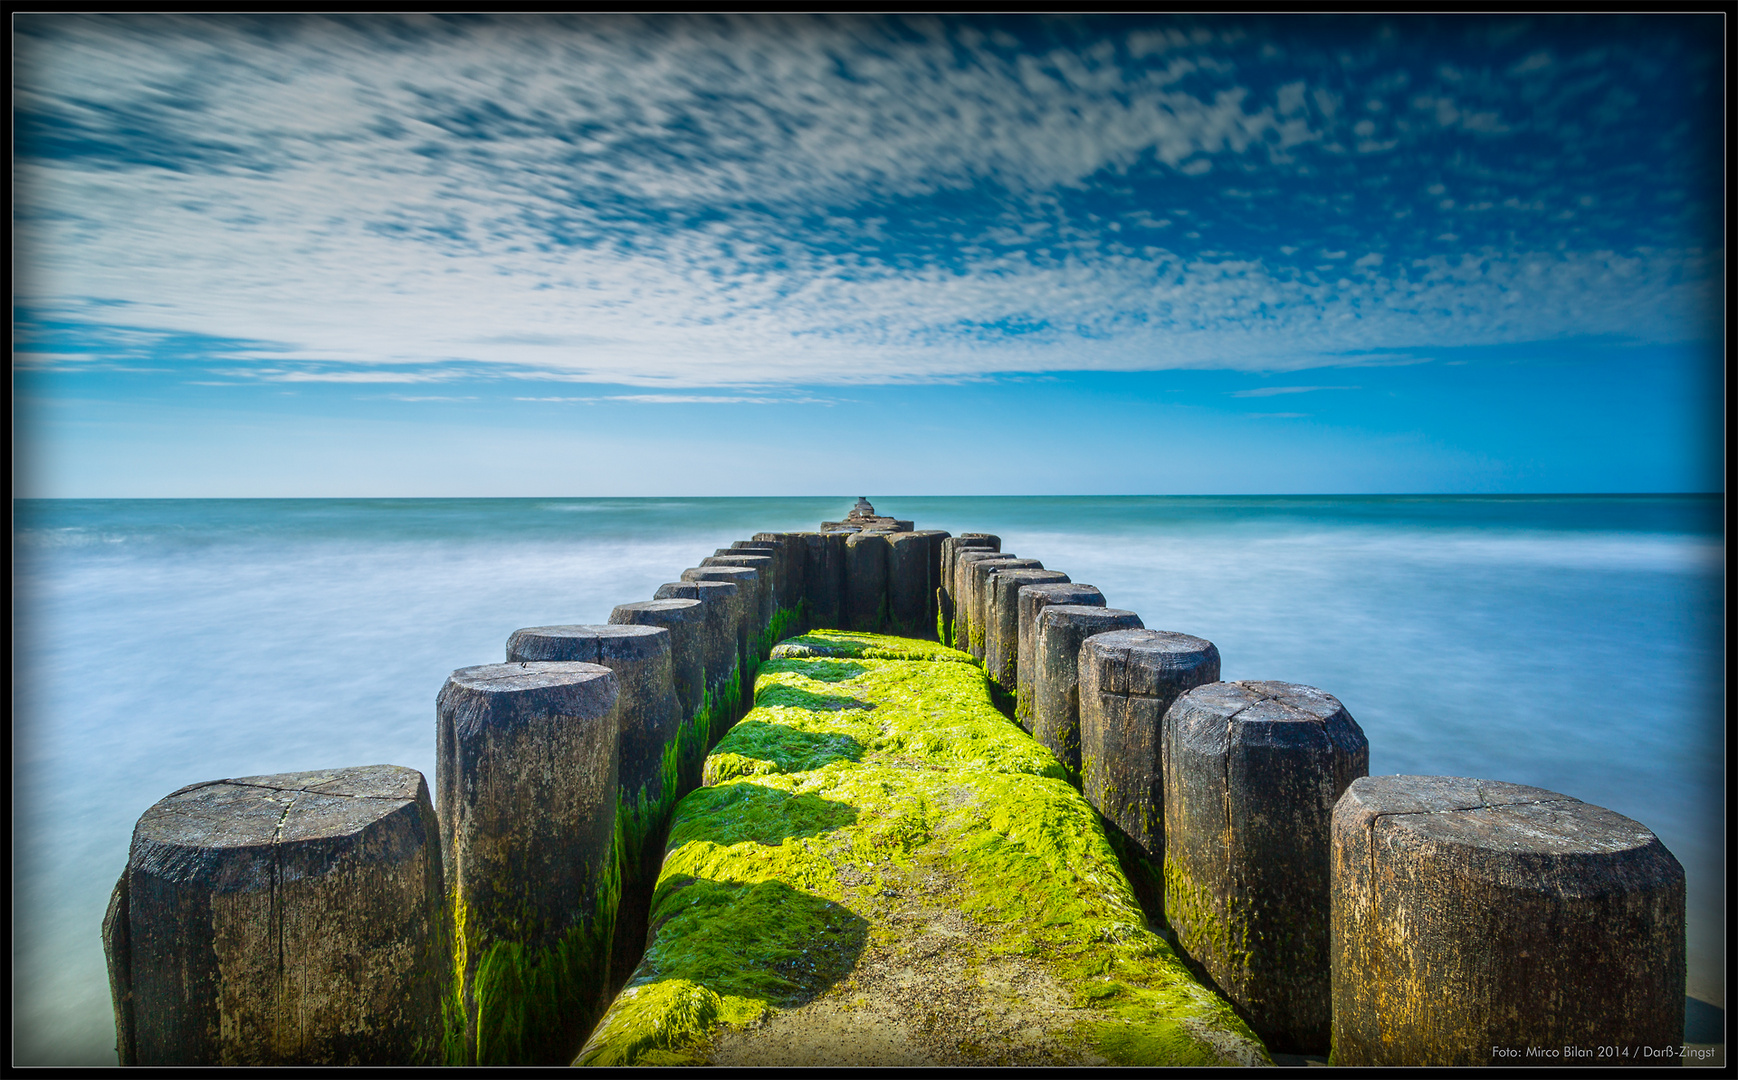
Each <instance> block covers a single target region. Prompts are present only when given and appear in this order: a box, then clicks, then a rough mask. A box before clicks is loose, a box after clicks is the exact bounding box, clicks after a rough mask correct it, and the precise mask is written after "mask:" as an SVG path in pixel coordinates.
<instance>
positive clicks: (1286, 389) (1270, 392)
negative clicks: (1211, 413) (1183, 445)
mask: <svg viewBox="0 0 1738 1080" xmlns="http://www.w3.org/2000/svg"><path fill="white" fill-rule="evenodd" d="M1357 389H1359V387H1356V386H1258V387H1256V388H1255V389H1253V390H1238V391H1236V392H1235V393H1233V394H1232V395H1231V396H1232V397H1273V396H1275V395H1276V394H1310V393H1314V392H1315V391H1317V390H1357Z"/></svg>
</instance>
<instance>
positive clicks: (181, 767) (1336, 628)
mask: <svg viewBox="0 0 1738 1080" xmlns="http://www.w3.org/2000/svg"><path fill="white" fill-rule="evenodd" d="M854 497H855V493H853V494H851V495H842V496H839V497H834V498H815V499H403V500H347V499H346V500H321V499H307V500H137V501H130V500H100V501H84V500H53V501H46V500H45V501H22V502H17V503H15V504H14V511H15V526H14V545H15V546H14V583H15V598H16V603H15V608H14V621H15V625H14V644H13V664H14V681H13V694H14V706H15V712H14V720H13V809H14V816H13V901H14V908H13V1032H14V1039H15V1041H14V1054H15V1057H14V1060H15V1062H16V1063H18V1064H113V1063H114V1061H115V1050H114V1043H115V1039H114V1023H113V1016H112V1012H111V1009H110V1003H109V990H108V984H107V976H106V971H105V967H104V961H103V955H102V947H101V941H100V924H101V921H102V917H103V911H104V908H105V906H106V904H107V901H108V897H109V893H110V891H111V889H112V888H113V886H114V883H115V879H116V877H117V876H118V875H119V874H120V872H121V870H122V869H123V867H124V866H125V864H126V858H127V844H128V840H129V837H130V835H131V832H132V828H133V823H134V822H135V821H136V820H137V819H138V817H139V815H140V814H142V813H143V812H144V811H145V810H146V809H147V808H148V807H149V806H150V805H151V804H152V803H154V802H156V801H157V800H158V799H160V798H162V797H163V796H165V795H167V794H168V793H169V792H171V791H173V790H175V789H176V788H179V787H182V786H184V785H186V784H190V783H196V782H199V781H204V780H213V779H219V778H222V777H229V776H245V775H250V774H259V773H276V772H289V771H293V770H301V769H317V768H325V767H330V766H343V765H367V764H375V763H391V764H398V765H408V766H410V767H412V768H416V769H420V770H422V772H423V773H424V774H425V775H426V776H428V777H429V778H430V780H431V781H432V779H433V772H434V699H435V694H436V693H437V692H438V691H439V690H440V687H441V685H442V683H443V681H444V680H445V678H446V676H447V674H448V673H449V672H450V671H451V670H452V669H454V668H458V667H464V666H468V665H471V664H480V663H493V662H498V661H500V660H501V659H502V658H503V656H504V652H503V649H504V646H505V642H506V640H507V636H508V635H509V634H510V633H512V632H513V631H514V630H515V629H517V628H519V627H525V626H537V625H546V624H551V623H588V622H592V623H595V622H603V621H604V620H605V619H606V618H607V617H608V615H609V612H610V609H611V608H612V607H614V606H615V605H616V604H618V603H623V602H626V601H630V600H643V599H647V598H650V597H651V595H652V593H653V591H654V590H656V588H657V587H658V585H659V584H661V583H663V582H666V581H672V580H675V579H676V578H678V577H679V576H680V574H681V571H682V570H683V569H684V568H686V567H690V566H695V565H698V563H699V561H700V560H701V559H702V558H703V557H705V556H707V555H710V554H711V553H712V551H713V549H715V548H719V547H728V546H729V544H730V542H731V541H732V540H740V539H746V538H747V537H749V536H751V535H752V534H753V533H755V532H758V531H784V530H797V529H813V528H815V527H816V525H817V524H818V523H819V522H820V521H821V520H823V519H838V518H839V517H841V516H843V515H844V514H845V513H846V511H848V510H849V508H850V504H851V501H852V499H853V498H854ZM871 498H872V499H873V500H874V501H875V505H876V509H877V511H878V512H880V513H883V514H891V515H897V516H899V517H902V518H911V519H914V520H915V521H916V522H917V526H918V527H919V528H933V529H947V530H950V531H952V532H956V533H957V532H963V531H982V532H993V533H997V534H999V535H1000V536H1001V537H1002V541H1003V550H1005V551H1009V552H1017V553H1018V554H1020V555H1022V556H1025V557H1027V558H1036V559H1040V560H1042V561H1043V563H1044V565H1045V566H1046V567H1049V568H1052V569H1058V570H1062V571H1065V572H1066V573H1068V574H1069V575H1070V576H1071V577H1072V578H1073V580H1075V581H1078V582H1084V583H1088V584H1093V585H1097V586H1098V587H1099V588H1100V589H1102V590H1103V591H1104V594H1105V597H1106V599H1107V600H1108V602H1109V603H1110V604H1111V606H1113V607H1121V608H1128V609H1130V610H1133V611H1135V612H1138V613H1139V614H1140V616H1141V617H1142V619H1143V620H1144V622H1145V623H1146V625H1147V626H1148V627H1149V628H1151V629H1162V630H1179V631H1184V632H1187V633H1191V634H1195V635H1197V636H1200V637H1205V638H1208V639H1210V640H1211V641H1213V642H1214V643H1215V644H1217V645H1218V647H1219V650H1220V653H1221V655H1222V656H1223V658H1224V677H1225V678H1227V679H1282V680H1289V681H1294V682H1302V683H1308V684H1310V685H1313V686H1317V687H1320V688H1321V689H1323V690H1326V691H1328V692H1329V693H1332V694H1334V695H1335V696H1337V697H1338V698H1339V699H1340V700H1341V701H1342V702H1344V703H1345V705H1346V707H1347V709H1348V710H1349V711H1350V712H1351V713H1352V715H1353V716H1354V717H1355V718H1356V719H1357V720H1358V722H1359V724H1360V725H1362V727H1363V729H1364V732H1365V733H1366V735H1367V736H1368V737H1369V741H1370V771H1371V772H1372V773H1373V774H1382V773H1427V774H1438V775H1449V776H1469V777H1479V778H1487V779H1496V780H1506V781H1511V782H1515V783H1522V784H1534V785H1538V786H1540V787H1545V788H1549V789H1551V790H1554V791H1559V792H1563V793H1566V794H1569V795H1572V796H1575V797H1577V798H1580V799H1584V800H1586V801H1588V802H1592V803H1597V804H1599V805H1601V806H1605V807H1609V808H1611V809H1613V810H1616V811H1618V812H1619V813H1622V814H1626V815H1628V816H1630V817H1633V818H1635V819H1636V820H1638V821H1640V822H1642V823H1643V824H1645V825H1647V826H1648V827H1650V828H1651V829H1653V830H1654V831H1655V832H1656V833H1658V834H1659V836H1660V838H1661V840H1662V841H1663V842H1664V843H1665V845H1666V846H1667V847H1668V848H1669V849H1671V851H1672V852H1673V853H1674V854H1675V855H1676V856H1677V857H1678V859H1679V860H1680V861H1681V862H1682V863H1683V864H1684V867H1685V871H1686V874H1687V877H1688V884H1689V947H1690V963H1689V980H1690V986H1689V990H1690V993H1691V994H1692V995H1693V996H1695V997H1697V998H1701V999H1703V1000H1706V1001H1710V1002H1713V1003H1714V1004H1716V1005H1720V1006H1723V1005H1724V991H1723V978H1724V973H1723V968H1722V963H1723V955H1724V937H1723V929H1724V904H1725V892H1724V880H1725V864H1724V855H1725V849H1724V833H1723V829H1724V820H1725V787H1724V745H1725V744H1724V738H1725V735H1724V726H1723V707H1724V671H1723V666H1722V665H1723V652H1722V633H1723V629H1724V627H1723V612H1722V601H1723V595H1724V590H1723V583H1724V573H1725V566H1724V546H1723V537H1722V533H1721V504H1720V500H1719V498H1718V497H1694V496H1687V497H1681V496H1651V497H1629V496H1588V497H1582V496H1566V497H1423V496H1421V497H1401V496H1384V497H1332V496H1323V497H1312V498H1297V497H1269V498H1197V497H1175V498H1172V497H1153V498H1145V497H1141V498H1009V499H1002V498H904V499H902V498H881V497H876V496H874V495H873V493H871Z"/></svg>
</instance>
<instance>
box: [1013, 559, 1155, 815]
mask: <svg viewBox="0 0 1738 1080" xmlns="http://www.w3.org/2000/svg"><path fill="white" fill-rule="evenodd" d="M1039 588H1043V586H1039ZM1139 629H1141V617H1140V616H1139V615H1136V614H1135V613H1134V612H1132V611H1124V610H1122V609H1121V608H1107V607H1089V606H1087V605H1085V604H1051V605H1049V606H1047V607H1046V608H1044V610H1043V611H1041V612H1039V613H1038V625H1037V646H1036V648H1035V649H1034V656H1035V658H1036V660H1037V667H1038V671H1037V678H1036V679H1035V680H1034V682H1033V684H1032V689H1033V698H1034V699H1035V700H1034V701H1033V702H1032V737H1033V738H1034V739H1037V740H1038V741H1039V742H1041V743H1043V744H1044V745H1045V746H1046V747H1048V748H1049V750H1050V752H1051V753H1052V754H1055V755H1056V760H1058V761H1060V762H1061V763H1062V766H1063V768H1065V769H1067V770H1068V775H1069V776H1070V777H1071V778H1072V779H1074V780H1075V782H1076V783H1078V782H1079V779H1080V676H1079V669H1078V667H1077V662H1078V660H1079V656H1080V646H1081V644H1082V643H1084V642H1085V641H1086V639H1087V638H1089V637H1091V636H1092V635H1094V634H1103V633H1107V632H1109V631H1111V630H1139Z"/></svg>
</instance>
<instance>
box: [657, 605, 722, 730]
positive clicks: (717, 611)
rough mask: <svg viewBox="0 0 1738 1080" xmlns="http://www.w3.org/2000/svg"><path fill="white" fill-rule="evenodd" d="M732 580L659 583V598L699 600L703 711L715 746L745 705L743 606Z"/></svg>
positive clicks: (701, 709)
mask: <svg viewBox="0 0 1738 1080" xmlns="http://www.w3.org/2000/svg"><path fill="white" fill-rule="evenodd" d="M738 592H739V590H738V589H737V587H736V583H735V582H732V581H671V582H666V583H665V584H663V585H660V586H658V591H657V592H656V593H654V594H653V597H654V598H655V599H658V600H698V601H700V604H701V611H702V613H703V626H704V631H703V634H702V643H703V644H702V650H701V651H702V654H703V655H704V656H705V658H706V696H705V698H704V699H703V700H702V702H701V705H700V708H699V710H698V711H699V713H701V714H704V715H705V716H706V718H707V720H706V727H707V740H706V745H707V747H708V748H710V747H711V745H712V743H714V742H716V741H717V740H718V738H719V737H720V736H722V735H723V734H724V732H725V731H727V730H729V727H730V725H731V724H732V723H734V722H735V720H736V717H737V715H738V713H739V712H740V711H741V709H740V706H741V704H742V651H741V642H742V640H743V633H744V631H743V629H742V625H741V616H742V610H743V605H742V604H741V603H739V602H738Z"/></svg>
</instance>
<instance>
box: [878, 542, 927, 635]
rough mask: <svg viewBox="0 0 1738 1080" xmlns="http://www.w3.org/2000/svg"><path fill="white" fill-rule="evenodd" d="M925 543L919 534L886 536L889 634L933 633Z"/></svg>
mask: <svg viewBox="0 0 1738 1080" xmlns="http://www.w3.org/2000/svg"><path fill="white" fill-rule="evenodd" d="M929 547H930V545H929V542H928V540H927V538H926V536H925V534H923V533H915V532H901V533H889V534H888V535H887V621H888V630H889V632H891V633H895V634H900V635H902V636H905V637H928V636H929V635H930V634H932V633H934V632H935V620H933V619H930V618H928V615H929V597H930V589H929Z"/></svg>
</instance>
